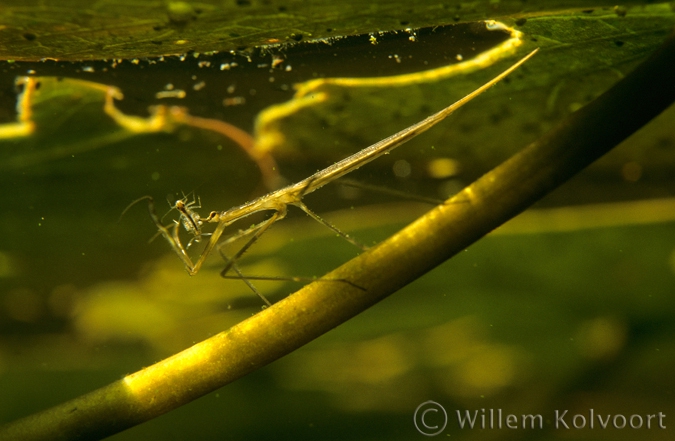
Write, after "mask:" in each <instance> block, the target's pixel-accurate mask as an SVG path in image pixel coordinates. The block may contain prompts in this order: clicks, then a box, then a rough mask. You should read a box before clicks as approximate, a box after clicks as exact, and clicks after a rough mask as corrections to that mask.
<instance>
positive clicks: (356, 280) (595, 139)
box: [0, 36, 675, 440]
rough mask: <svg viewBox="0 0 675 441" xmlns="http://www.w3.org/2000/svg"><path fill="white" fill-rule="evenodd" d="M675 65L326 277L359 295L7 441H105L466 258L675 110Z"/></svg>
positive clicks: (215, 349) (667, 49)
mask: <svg viewBox="0 0 675 441" xmlns="http://www.w3.org/2000/svg"><path fill="white" fill-rule="evenodd" d="M545 55H546V54H545V53H544V54H541V55H540V56H545ZM674 65H675V38H673V37H672V36H671V38H669V39H668V41H667V42H666V44H665V45H664V46H663V47H662V48H661V49H659V51H657V53H655V54H654V55H653V56H652V57H651V58H650V59H649V60H647V61H646V62H645V63H643V64H642V65H641V66H639V67H638V68H637V69H636V70H635V71H634V72H633V73H631V74H630V75H629V76H627V77H626V78H624V79H623V80H621V81H620V82H619V83H617V84H616V85H615V86H614V87H612V88H611V89H610V90H609V91H607V92H606V93H604V94H603V95H602V96H600V97H599V98H598V99H596V100H595V101H593V102H592V103H590V104H589V105H588V106H586V107H584V108H582V109H581V110H579V111H577V112H576V113H574V114H573V115H572V116H571V117H570V118H568V119H567V120H566V121H565V122H563V123H562V124H561V125H560V126H558V127H557V128H555V129H554V130H552V131H551V132H549V133H548V134H546V135H545V136H543V137H542V138H541V139H539V140H538V141H536V142H534V143H532V144H531V145H529V146H528V147H526V148H525V149H524V150H522V151H521V152H519V153H518V154H517V155H515V156H513V157H512V158H510V159H509V160H507V161H506V162H504V163H503V164H501V165H500V166H498V167H497V168H495V169H494V170H492V171H491V172H489V173H488V174H486V175H485V176H483V177H482V178H480V179H479V180H478V181H476V182H475V183H473V184H472V185H471V186H469V187H467V188H466V189H465V190H463V191H462V192H461V193H459V194H458V195H457V196H455V197H454V198H453V199H452V200H451V202H456V201H461V202H462V203H446V204H443V205H441V206H438V207H436V208H435V209H433V210H432V211H430V212H429V213H427V214H426V215H424V216H422V217H421V218H420V219H418V220H417V221H415V222H414V223H412V224H411V225H409V226H408V227H406V228H404V229H403V230H401V231H400V232H398V233H397V234H395V235H394V236H392V237H391V238H389V239H387V240H386V241H384V242H383V243H381V244H380V245H378V246H376V247H374V248H373V249H371V250H369V251H368V252H365V253H363V254H362V255H360V256H358V257H356V258H355V259H352V260H351V261H349V262H347V263H346V264H344V265H342V266H341V267H339V268H338V269H336V270H335V271H333V272H332V273H330V274H329V275H328V276H327V277H329V278H332V279H348V280H349V281H350V282H351V283H353V284H354V285H355V286H352V285H349V284H346V283H313V284H310V285H308V286H306V287H304V288H303V289H301V290H300V291H298V292H297V293H295V294H293V295H291V296H289V297H288V298H286V299H284V300H282V301H280V302H278V303H277V304H275V305H274V306H272V307H270V308H267V309H265V310H264V311H262V312H261V313H259V314H257V315H255V316H253V317H251V318H250V319H248V320H245V321H244V322H242V323H239V324H238V325H236V326H234V327H232V328H231V329H229V330H227V331H225V332H222V333H220V334H218V335H216V336H214V337H212V338H210V339H208V340H206V341H204V342H201V343H199V344H197V345H195V346H193V347H191V348H189V349H187V350H185V351H183V352H181V353H179V354H176V355H174V356H172V357H170V358H168V359H166V360H164V361H161V362H159V363H157V364H155V365H153V366H150V367H148V368H145V369H143V370H141V371H139V372H136V373H134V374H131V375H129V376H127V377H125V378H123V379H122V380H120V381H117V382H114V383H112V384H110V385H108V386H106V387H103V388H101V389H98V390H96V391H93V392H91V393H88V394H86V395H83V396H81V397H78V398H75V399H73V400H71V401H68V402H66V403H63V404H61V405H58V406H56V407H53V408H51V409H48V410H46V411H44V412H41V413H38V414H35V415H32V416H29V417H26V418H24V419H21V420H19V421H16V422H14V423H11V424H9V425H7V426H5V427H4V428H2V429H0V439H2V440H10V439H11V440H85V439H86V440H88V439H100V438H102V437H105V436H109V435H112V434H114V433H117V432H120V431H122V430H125V429H127V428H129V427H132V426H134V425H136V424H140V423H142V422H144V421H147V420H149V419H152V418H154V417H156V416H159V415H161V414H163V413H165V412H168V411H170V410H172V409H175V408H177V407H179V406H181V405H183V404H186V403H188V402H190V401H192V400H194V399H196V398H198V397H200V396H202V395H204V394H207V393H209V392H211V391H213V390H215V389H218V388H220V387H222V386H224V385H226V384H228V383H230V382H232V381H234V380H236V379H238V378H240V377H242V376H244V375H246V374H248V373H250V372H251V371H254V370H256V369H259V368H260V367H262V366H265V365H267V364H269V363H271V362H272V361H274V360H276V359H278V358H280V357H282V356H284V355H286V354H288V353H290V352H292V351H294V350H295V349H297V348H299V347H301V346H302V345H304V344H306V343H308V342H310V341H311V340H313V339H315V338H317V337H318V336H320V335H322V334H324V333H325V332H327V331H329V330H330V329H332V328H334V327H336V326H338V325H339V324H341V323H344V322H345V321H347V320H349V319H350V318H352V317H353V316H355V315H357V314H359V313H360V312H362V311H363V310H365V309H367V308H368V307H370V306H371V305H373V304H375V303H377V302H378V301H380V300H382V299H383V298H385V297H387V296H388V295H390V294H392V293H393V292H395V291H396V290H398V289H399V288H401V287H402V286H404V285H406V284H408V283H410V282H411V281H413V280H415V279H416V278H418V277H420V276H421V275H423V274H424V273H426V272H428V271H430V270H431V269H433V268H434V267H435V266H437V265H439V264H440V263H442V262H444V261H445V260H447V259H448V258H450V257H451V256H453V255H454V254H456V253H458V252H460V251H461V250H463V249H465V248H466V247H468V246H469V245H470V244H472V243H473V242H475V241H476V240H478V239H479V238H481V237H482V236H484V235H485V234H487V233H488V232H490V231H491V230H493V229H494V228H496V227H498V226H499V225H501V224H502V223H504V222H506V221H507V220H509V219H510V218H512V217H513V216H515V215H517V214H518V213H520V212H521V211H523V210H524V209H525V208H527V207H528V206H530V205H531V204H533V203H534V202H536V201H537V200H539V199H540V198H541V197H543V196H544V195H545V194H547V193H548V192H550V191H551V190H553V189H554V188H556V187H558V186H559V185H561V184H562V183H564V182H565V181H566V180H567V179H569V178H570V177H571V176H573V175H574V174H576V173H577V172H579V171H580V170H582V169H583V168H584V167H586V166H587V165H588V164H590V163H591V162H593V161H594V160H595V159H597V158H599V157H600V156H602V155H603V154H604V153H606V152H607V151H609V150H611V149H612V148H613V147H614V146H616V145H617V144H619V143H620V142H621V141H622V140H623V139H625V138H627V137H628V136H630V135H631V134H632V133H633V132H635V131H636V130H638V129H639V128H640V127H642V126H643V125H644V124H646V123H647V122H649V121H650V120H651V119H652V118H654V117H655V116H656V115H658V114H659V113H660V112H662V111H663V110H664V109H665V108H666V107H668V106H669V105H670V104H671V103H673V102H674V101H675V76H673V74H672V66H674ZM460 276H461V275H457V277H460ZM356 286H358V287H361V288H363V289H360V288H357V287H356Z"/></svg>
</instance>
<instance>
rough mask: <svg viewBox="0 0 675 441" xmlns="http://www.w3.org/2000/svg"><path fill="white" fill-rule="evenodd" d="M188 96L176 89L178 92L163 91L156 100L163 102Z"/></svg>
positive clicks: (157, 95)
mask: <svg viewBox="0 0 675 441" xmlns="http://www.w3.org/2000/svg"><path fill="white" fill-rule="evenodd" d="M186 95H187V94H186V93H185V91H184V90H181V89H176V90H163V91H161V92H157V93H156V94H155V98H157V99H158V100H161V99H162V98H179V99H182V98H185V96H186Z"/></svg>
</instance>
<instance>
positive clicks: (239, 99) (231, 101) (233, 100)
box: [223, 96, 246, 107]
mask: <svg viewBox="0 0 675 441" xmlns="http://www.w3.org/2000/svg"><path fill="white" fill-rule="evenodd" d="M242 104H246V98H245V97H243V96H233V97H229V98H225V99H224V100H223V106H225V107H230V106H241V105H242Z"/></svg>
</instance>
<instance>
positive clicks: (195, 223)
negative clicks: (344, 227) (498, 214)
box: [132, 49, 538, 305]
mask: <svg viewBox="0 0 675 441" xmlns="http://www.w3.org/2000/svg"><path fill="white" fill-rule="evenodd" d="M537 50H538V49H535V50H534V51H532V52H530V53H529V54H528V55H526V56H525V57H523V58H522V59H520V60H519V61H518V62H516V63H515V64H513V65H512V66H511V67H509V68H508V69H506V70H505V71H504V72H502V73H501V74H499V75H497V76H496V77H495V78H493V79H492V80H490V81H488V82H487V83H486V84H484V85H482V86H481V87H479V88H478V89H476V90H474V91H473V92H471V93H469V94H468V95H466V96H465V97H464V98H461V99H460V100H458V101H456V102H455V103H453V104H451V105H449V106H448V107H446V108H444V109H442V110H440V111H439V112H437V113H435V114H433V115H431V116H429V117H427V118H426V119H424V120H422V121H420V122H418V123H416V124H413V125H412V126H410V127H407V128H405V129H403V130H401V131H400V132H398V133H395V134H394V135H391V136H389V137H387V138H385V139H383V140H381V141H379V142H376V143H375V144H373V145H371V146H369V147H366V148H364V149H363V150H361V151H359V152H357V153H355V154H353V155H351V156H349V157H347V158H345V159H342V160H341V161H338V162H336V163H335V164H333V165H331V166H329V167H327V168H325V169H323V170H320V171H318V172H316V173H314V174H313V175H311V176H309V177H308V178H306V179H303V180H301V181H299V182H297V183H295V184H291V185H288V186H286V187H284V188H281V189H279V190H275V191H272V192H270V193H268V194H266V195H264V196H260V197H259V198H257V199H253V200H252V201H249V202H246V203H244V204H242V205H239V206H236V207H233V208H230V209H229V210H226V211H212V212H211V213H210V214H209V215H208V216H207V217H201V216H199V214H197V213H196V212H195V211H194V209H195V208H198V206H199V205H200V203H199V202H197V201H195V200H193V201H192V202H190V203H187V197H184V198H183V199H181V200H178V201H177V202H176V203H175V204H174V206H173V208H175V209H176V210H178V211H179V212H180V215H181V220H180V222H175V224H174V225H173V228H171V226H165V225H164V224H163V223H162V222H161V219H159V218H158V217H157V215H156V214H155V211H154V207H153V203H152V197H150V196H144V197H142V198H140V199H138V200H136V201H134V202H133V203H136V202H139V201H141V200H143V199H147V200H148V202H149V210H150V215H151V217H152V219H153V221H154V223H155V225H156V226H157V228H158V234H161V235H162V236H164V238H165V239H166V241H167V242H168V243H169V245H170V246H171V248H172V249H173V250H174V251H175V252H176V254H177V255H178V257H180V259H181V260H182V261H183V263H184V265H185V268H186V270H187V271H188V273H189V274H190V275H194V274H196V273H197V272H198V271H199V269H200V268H201V267H202V265H203V264H204V262H205V260H206V258H207V256H208V255H209V254H210V253H211V251H213V249H214V248H217V249H218V250H219V251H220V250H221V248H222V247H223V246H224V245H226V244H229V243H232V242H234V241H235V240H238V239H240V238H242V237H246V236H249V235H251V238H250V239H249V240H248V241H247V242H246V244H245V245H244V246H243V247H242V248H241V249H239V251H238V252H237V253H235V254H234V255H233V256H232V257H227V256H225V255H224V253H223V252H222V251H220V253H221V255H222V256H223V258H224V259H225V260H226V262H227V263H226V266H225V268H224V269H223V270H222V272H221V275H223V276H224V277H229V276H227V273H228V272H229V271H230V270H233V271H234V272H236V273H237V276H238V277H240V278H242V279H243V280H244V282H246V284H247V285H248V286H249V287H250V288H251V289H252V290H253V291H254V292H255V293H256V294H257V295H258V296H259V297H260V298H261V299H262V300H263V301H264V302H265V303H267V304H268V305H269V304H270V303H269V301H268V300H267V299H266V298H265V297H264V296H263V295H262V294H261V293H259V292H258V291H257V290H256V289H255V287H253V285H252V284H251V283H250V281H248V280H247V279H246V277H245V276H243V275H242V274H241V272H240V271H239V269H238V267H237V265H236V262H237V259H239V258H240V257H241V256H242V255H243V254H244V253H245V252H246V250H247V249H248V248H249V247H250V246H251V245H253V243H255V241H256V240H257V239H258V238H259V237H260V236H261V235H262V234H263V233H264V232H265V231H266V230H267V229H268V228H269V227H270V226H271V225H272V224H274V223H275V222H277V221H278V220H281V219H283V218H284V217H285V216H286V212H287V210H288V206H289V205H294V206H296V207H298V208H300V209H301V210H302V211H304V212H305V213H307V215H309V216H310V217H311V218H313V219H314V220H316V221H318V222H320V223H321V224H323V225H325V226H327V227H328V228H330V229H331V230H333V231H334V232H335V233H337V234H338V235H340V236H342V237H344V238H345V239H347V240H348V241H350V242H351V243H353V244H355V245H357V246H359V247H361V248H364V249H365V247H363V246H362V245H360V244H359V243H358V242H356V241H355V240H354V239H352V238H351V237H350V236H349V235H347V234H346V233H344V232H342V231H340V230H339V229H338V228H337V227H335V226H334V225H332V224H331V223H329V222H328V221H326V220H324V219H322V218H321V217H320V216H319V215H317V214H316V213H314V212H313V211H312V210H310V209H309V208H308V207H307V206H306V205H305V204H304V203H303V201H302V199H303V198H304V197H305V196H306V195H308V194H309V193H312V192H314V191H316V190H318V189H319V188H321V187H323V186H324V185H326V184H328V183H329V182H332V181H334V180H336V179H338V178H340V177H342V176H344V175H346V174H348V173H350V172H352V171H354V170H356V169H358V168H359V167H361V166H363V165H364V164H367V163H369V162H371V161H373V160H374V159H377V158H378V157H380V156H382V155H384V154H386V153H388V152H390V151H391V150H393V149H395V148H396V147H398V146H400V145H401V144H403V143H405V142H407V141H409V140H410V139H412V138H414V137H416V136H417V135H419V134H421V133H423V132H425V131H427V130H428V129H430V128H431V127H433V126H434V125H436V124H437V123H439V122H440V121H442V120H443V119H445V118H446V117H447V116H448V115H450V114H451V113H453V112H454V111H455V110H457V109H458V108H460V107H462V106H463V105H464V104H466V103H468V102H469V101H471V100H472V99H474V98H475V97H477V96H478V95H480V94H482V93H483V92H485V91H486V90H488V89H489V88H490V87H492V86H494V85H495V84H496V83H498V82H499V81H500V80H502V79H503V78H504V77H506V76H507V75H509V74H510V73H511V72H513V71H514V70H515V69H517V68H518V67H519V66H521V65H522V64H523V63H524V62H525V61H527V60H528V59H529V58H530V57H532V56H533V55H534V54H535V53H536V52H537ZM133 203H132V204H133ZM261 211H271V212H272V215H271V216H270V217H268V218H267V219H265V220H263V221H262V222H260V223H257V224H255V225H253V226H251V227H250V228H248V229H246V230H243V231H240V232H238V233H235V234H233V235H232V236H229V237H227V238H226V239H225V240H224V241H222V242H220V243H219V241H220V238H221V236H222V235H223V232H224V231H225V228H227V227H228V226H229V225H231V224H233V223H234V222H236V221H238V220H240V219H243V218H245V217H248V216H250V215H252V214H254V213H258V212H261ZM207 223H215V224H217V225H216V227H215V229H214V230H213V232H211V233H210V237H209V239H208V242H207V243H206V245H205V247H204V249H203V250H202V252H201V254H200V255H199V257H198V258H197V260H196V261H194V262H193V261H192V258H191V257H190V256H189V255H188V253H187V247H188V246H189V245H190V244H192V243H193V242H199V241H200V240H201V238H202V236H204V234H203V233H202V226H203V225H205V224H207ZM181 224H182V225H183V227H184V228H185V229H186V230H187V232H188V233H190V234H192V235H193V238H192V239H191V240H190V242H188V244H187V246H185V245H183V243H182V242H181V239H180V236H179V225H181Z"/></svg>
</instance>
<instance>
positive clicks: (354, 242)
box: [293, 201, 368, 251]
mask: <svg viewBox="0 0 675 441" xmlns="http://www.w3.org/2000/svg"><path fill="white" fill-rule="evenodd" d="M293 205H295V206H296V207H298V208H300V209H301V210H302V211H304V212H305V213H307V214H308V215H309V217H311V218H312V219H314V220H315V221H317V222H319V223H320V224H322V225H325V226H326V227H328V228H330V229H331V230H333V231H334V232H335V233H337V234H338V236H340V237H342V238H344V239H345V240H346V241H348V242H349V243H351V244H352V245H355V246H357V247H359V248H361V249H362V250H363V251H366V250H367V249H368V246H366V245H363V244H362V243H359V241H357V240H356V239H354V238H353V237H351V236H350V235H348V234H347V233H345V232H344V231H341V230H340V229H339V228H338V227H336V226H335V225H333V224H331V223H330V222H328V221H327V220H326V219H324V218H322V217H321V216H319V215H318V214H316V213H314V212H313V211H312V210H310V209H309V208H308V207H307V205H305V204H304V203H303V202H300V201H298V202H296V203H294V204H293Z"/></svg>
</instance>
